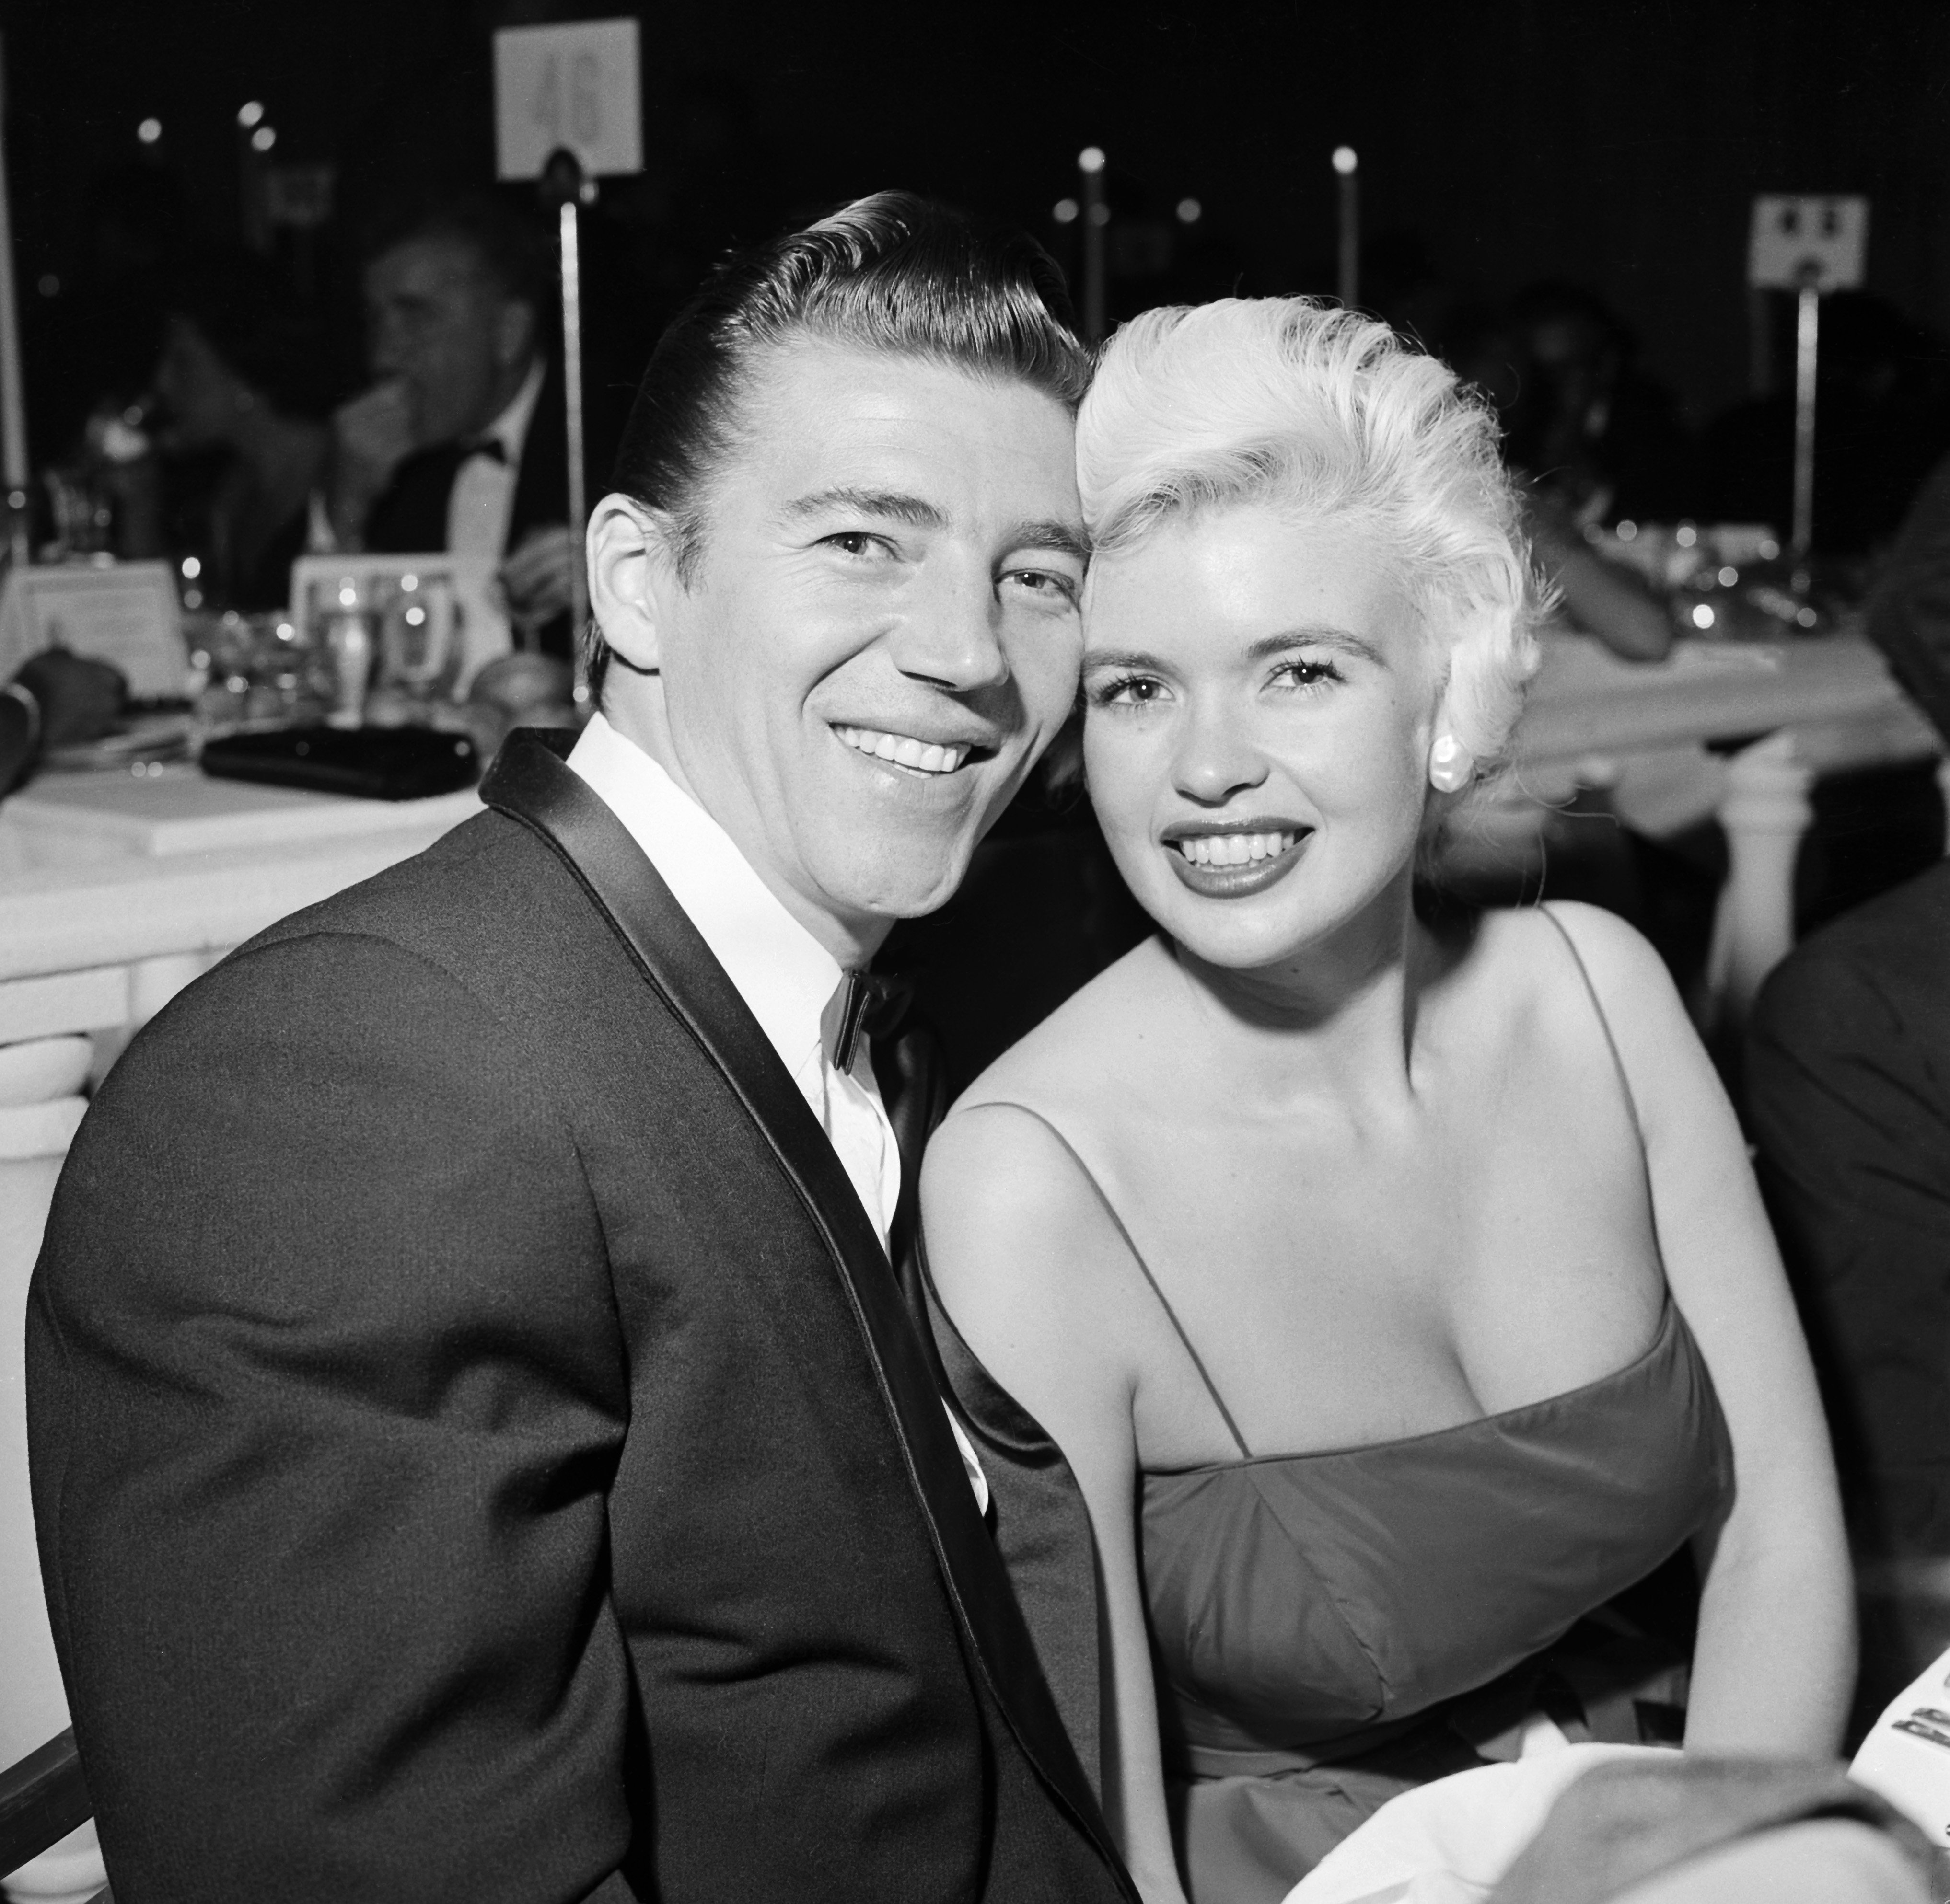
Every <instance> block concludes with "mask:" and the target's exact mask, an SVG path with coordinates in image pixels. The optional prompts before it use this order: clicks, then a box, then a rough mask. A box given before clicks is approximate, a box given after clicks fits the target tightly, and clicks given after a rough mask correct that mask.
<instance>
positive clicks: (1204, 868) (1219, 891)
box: [1160, 819, 1313, 899]
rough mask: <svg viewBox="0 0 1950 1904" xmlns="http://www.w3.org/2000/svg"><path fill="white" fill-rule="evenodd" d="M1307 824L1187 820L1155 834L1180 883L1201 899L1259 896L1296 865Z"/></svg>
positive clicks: (1309, 832)
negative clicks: (1158, 837) (1255, 894)
mask: <svg viewBox="0 0 1950 1904" xmlns="http://www.w3.org/2000/svg"><path fill="white" fill-rule="evenodd" d="M1312 835H1313V828H1312V827H1310V826H1301V825H1300V824H1299V823H1297V821H1294V820H1261V819H1252V820H1226V821H1210V820H1207V821H1198V820H1195V821H1189V822H1180V823H1178V824H1176V825H1174V826H1167V828H1166V829H1164V832H1163V835H1161V836H1160V844H1161V845H1162V846H1163V849H1164V854H1165V857H1166V858H1167V860H1169V861H1170V864H1171V869H1172V870H1173V872H1174V873H1176V874H1177V875H1178V877H1179V881H1180V882H1181V883H1182V885H1185V886H1186V887H1188V888H1189V889H1190V890H1191V891H1193V892H1195V893H1198V894H1200V895H1201V897H1203V898H1207V899H1244V898H1249V897H1250V896H1251V894H1254V893H1259V892H1264V891H1266V888H1268V887H1269V886H1271V885H1275V884H1276V883H1277V882H1279V881H1280V880H1282V879H1285V877H1286V876H1287V875H1288V873H1291V871H1292V870H1293V869H1294V867H1295V866H1297V865H1298V864H1299V863H1300V860H1301V851H1302V848H1304V846H1305V845H1306V843H1307V841H1308V839H1310V838H1311V837H1312Z"/></svg>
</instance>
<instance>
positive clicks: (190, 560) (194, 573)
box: [182, 555, 203, 582]
mask: <svg viewBox="0 0 1950 1904" xmlns="http://www.w3.org/2000/svg"><path fill="white" fill-rule="evenodd" d="M202 573H203V563H202V561H201V558H199V557H198V556H195V555H185V557H184V558H182V574H183V580H185V582H193V581H195V580H196V578H197V577H198V576H199V575H201V574H202Z"/></svg>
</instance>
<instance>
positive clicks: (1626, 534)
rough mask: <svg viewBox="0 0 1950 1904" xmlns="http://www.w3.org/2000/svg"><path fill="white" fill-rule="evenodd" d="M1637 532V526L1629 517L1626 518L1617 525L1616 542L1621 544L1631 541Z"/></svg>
mask: <svg viewBox="0 0 1950 1904" xmlns="http://www.w3.org/2000/svg"><path fill="white" fill-rule="evenodd" d="M1638 532H1639V525H1638V524H1637V523H1636V522H1634V521H1632V519H1631V518H1630V517H1629V516H1628V517H1626V518H1624V520H1623V521H1621V522H1620V523H1619V524H1618V540H1620V541H1621V542H1631V541H1632V540H1634V538H1635V537H1637V534H1638Z"/></svg>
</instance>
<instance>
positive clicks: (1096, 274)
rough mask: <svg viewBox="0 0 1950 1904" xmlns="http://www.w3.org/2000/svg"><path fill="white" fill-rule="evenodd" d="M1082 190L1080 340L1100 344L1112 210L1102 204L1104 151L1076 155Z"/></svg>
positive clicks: (1096, 148)
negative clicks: (1107, 230)
mask: <svg viewBox="0 0 1950 1904" xmlns="http://www.w3.org/2000/svg"><path fill="white" fill-rule="evenodd" d="M1076 170H1078V172H1079V173H1081V174H1082V180H1083V189H1082V193H1081V194H1080V195H1081V197H1082V200H1083V338H1084V341H1085V342H1086V344H1099V343H1101V342H1102V341H1103V338H1104V226H1107V225H1108V224H1109V223H1110V222H1111V208H1110V207H1109V206H1108V205H1107V204H1104V148H1103V147H1101V145H1086V147H1085V148H1083V150H1082V151H1081V152H1079V153H1078V154H1077V155H1076Z"/></svg>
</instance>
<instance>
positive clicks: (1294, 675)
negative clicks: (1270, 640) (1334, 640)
mask: <svg viewBox="0 0 1950 1904" xmlns="http://www.w3.org/2000/svg"><path fill="white" fill-rule="evenodd" d="M1273 679H1274V680H1276V681H1279V682H1283V683H1285V684H1286V685H1287V686H1289V687H1295V688H1312V687H1318V686H1319V685H1320V684H1321V683H1322V682H1323V681H1338V680H1340V679H1341V670H1339V669H1338V667H1335V665H1334V664H1333V663H1332V661H1282V662H1281V663H1280V664H1279V667H1276V668H1275V669H1274V670H1273Z"/></svg>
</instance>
